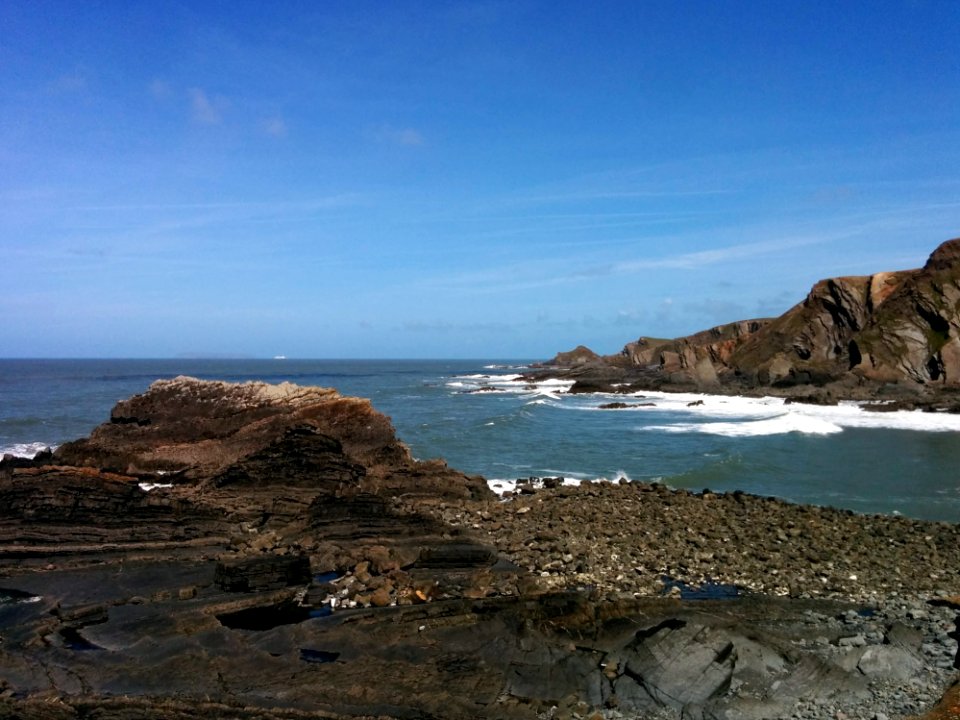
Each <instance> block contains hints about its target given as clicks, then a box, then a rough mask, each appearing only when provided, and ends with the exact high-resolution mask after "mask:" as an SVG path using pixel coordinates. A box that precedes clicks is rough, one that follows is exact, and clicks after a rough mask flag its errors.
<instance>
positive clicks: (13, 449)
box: [0, 442, 57, 458]
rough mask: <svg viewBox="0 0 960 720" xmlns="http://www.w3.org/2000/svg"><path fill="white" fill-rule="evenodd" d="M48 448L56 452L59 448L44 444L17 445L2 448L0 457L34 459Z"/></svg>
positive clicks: (0, 448)
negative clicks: (10, 456) (9, 456)
mask: <svg viewBox="0 0 960 720" xmlns="http://www.w3.org/2000/svg"><path fill="white" fill-rule="evenodd" d="M47 448H50V449H51V450H56V449H57V446H56V445H51V444H50V443H44V442H32V443H15V444H14V445H9V446H7V447H0V457H3V456H4V455H14V456H16V457H22V458H32V457H33V456H34V455H36V454H37V453H38V452H41V451H43V450H46V449H47Z"/></svg>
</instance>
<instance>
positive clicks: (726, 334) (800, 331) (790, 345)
mask: <svg viewBox="0 0 960 720" xmlns="http://www.w3.org/2000/svg"><path fill="white" fill-rule="evenodd" d="M558 359H560V356H558ZM605 360H606V361H607V362H608V363H609V364H610V365H614V366H620V367H627V368H632V369H634V370H636V371H640V370H642V371H645V372H646V373H647V374H648V377H647V380H648V381H653V382H656V383H659V384H666V385H669V384H675V385H695V386H698V387H702V388H704V389H708V388H710V387H718V386H724V385H727V386H740V387H756V386H761V387H793V386H803V385H807V386H828V385H829V386H831V387H837V388H855V387H858V386H859V387H876V386H879V385H881V384H890V383H893V384H897V385H900V386H903V387H907V388H913V389H924V388H926V389H930V388H933V389H936V388H960V239H954V240H948V241H947V242H945V243H943V244H942V245H940V247H938V248H937V249H936V250H935V251H934V252H933V254H932V255H931V256H930V259H929V260H928V261H927V263H926V264H925V265H924V266H923V267H922V268H919V269H916V270H900V271H894V272H878V273H876V274H874V275H865V276H857V277H838V278H831V279H827V280H821V281H820V282H818V283H817V284H816V285H814V286H813V288H812V289H811V291H810V293H809V294H808V295H807V297H806V298H805V299H804V300H803V302H801V303H799V304H797V305H795V306H794V307H793V308H791V309H790V310H788V311H787V312H785V313H784V314H783V315H781V316H780V317H778V318H773V319H757V320H745V321H740V322H735V323H730V324H727V325H720V326H718V327H715V328H712V329H710V330H706V331H703V332H699V333H696V334H694V335H689V336H686V337H681V338H677V339H674V340H651V339H649V338H640V339H639V340H637V341H636V342H632V343H628V344H627V345H626V346H625V347H624V349H623V351H622V352H621V353H620V355H618V356H612V357H608V358H605ZM561 364H562V363H561Z"/></svg>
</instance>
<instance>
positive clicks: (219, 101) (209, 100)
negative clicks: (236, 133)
mask: <svg viewBox="0 0 960 720" xmlns="http://www.w3.org/2000/svg"><path fill="white" fill-rule="evenodd" d="M189 92H190V109H191V112H192V115H193V119H194V121H195V122H198V123H200V124H201V125H219V124H220V123H221V122H223V113H224V112H225V111H226V109H227V107H228V106H229V104H230V103H229V101H228V100H227V99H226V98H225V97H223V96H222V95H214V96H211V95H208V94H207V92H206V91H205V90H202V89H201V88H197V87H194V88H190V91H189Z"/></svg>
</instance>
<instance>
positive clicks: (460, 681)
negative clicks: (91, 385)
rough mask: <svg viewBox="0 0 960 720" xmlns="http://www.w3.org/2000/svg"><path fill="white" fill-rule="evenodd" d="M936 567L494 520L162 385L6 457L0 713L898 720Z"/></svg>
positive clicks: (781, 516)
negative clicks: (86, 433)
mask: <svg viewBox="0 0 960 720" xmlns="http://www.w3.org/2000/svg"><path fill="white" fill-rule="evenodd" d="M958 547H960V542H958V538H957V531H956V528H955V527H953V526H949V525H945V524H937V523H920V522H915V521H908V520H902V519H899V520H898V519H891V518H858V517H857V516H853V515H851V514H849V513H836V512H834V511H829V510H824V509H814V508H799V507H796V506H790V505H787V504H786V503H782V502H776V501H770V500H766V499H762V498H755V497H751V496H748V495H742V494H735V495H730V496H717V495H713V494H702V495H693V494H690V493H672V492H670V491H668V490H666V489H664V488H660V487H658V486H650V485H642V484H627V485H609V484H605V485H598V486H592V487H584V488H581V489H579V490H571V489H569V488H562V487H554V488H552V489H545V490H541V491H539V492H535V493H532V494H527V495H524V496H522V497H518V498H515V499H513V500H511V501H509V502H502V501H500V500H498V499H495V498H494V497H493V496H492V495H491V494H490V492H489V491H488V490H487V488H486V484H485V483H484V482H483V480H482V479H480V478H474V477H468V476H465V475H463V474H462V473H458V472H456V471H455V470H452V469H450V468H448V467H447V466H446V465H445V464H444V463H443V462H441V461H429V462H417V461H415V460H413V459H412V458H411V456H410V454H409V452H408V451H407V450H406V448H405V447H404V446H403V445H402V443H400V442H399V441H398V440H397V439H396V437H395V436H394V433H393V429H392V427H391V425H390V422H389V419H388V418H386V417H384V416H383V415H381V414H380V413H377V412H376V411H375V410H374V409H373V408H372V407H371V406H370V404H369V402H367V401H364V400H358V399H354V398H344V397H342V396H340V395H339V394H337V393H336V392H335V391H332V390H328V389H321V388H298V387H296V386H291V385H281V386H268V385H263V384H260V383H250V384H244V385H231V384H227V383H217V382H201V381H198V380H193V379H190V378H177V379H176V380H172V381H164V382H158V383H155V384H154V385H152V386H151V388H150V389H149V390H148V391H147V392H146V393H144V394H143V395H140V396H137V397H134V398H131V399H130V400H128V401H124V402H122V403H120V404H118V405H117V407H116V408H115V409H114V411H113V413H112V416H111V421H110V422H109V423H106V424H105V425H102V426H100V427H99V428H97V429H96V430H95V431H94V432H93V433H92V434H91V436H90V437H89V438H87V439H85V440H81V441H77V442H75V443H70V444H68V445H66V446H64V447H62V448H61V449H59V450H58V451H57V452H56V453H55V454H54V455H53V456H50V455H48V454H45V455H43V456H38V458H36V459H35V460H34V461H32V462H30V461H18V460H5V461H3V462H2V463H0V717H16V718H64V719H65V720H66V719H70V720H79V719H80V718H93V717H96V718H118V719H119V718H124V719H126V720H130V719H136V718H144V719H146V718H170V717H173V718H176V717H210V718H251V719H252V718H263V719H267V718H271V719H279V718H302V717H315V718H342V717H352V718H356V717H387V718H429V717H434V718H484V717H486V718H533V717H569V718H573V717H588V716H592V717H597V716H603V717H609V718H615V717H652V718H658V717H662V718H681V717H684V718H760V717H770V718H773V717H784V718H794V717H796V718H805V717H820V716H822V715H819V714H817V713H818V712H819V710H820V709H823V708H827V709H829V710H830V713H829V714H830V716H831V717H833V716H836V715H837V714H838V713H840V712H843V713H847V714H848V716H850V717H873V716H874V715H876V714H877V713H884V714H889V713H890V712H891V709H892V708H896V709H897V710H899V711H901V714H902V712H908V711H919V710H921V709H923V708H924V707H925V706H926V705H930V704H932V703H933V701H934V700H935V699H936V697H937V696H938V694H939V693H940V691H942V689H943V688H944V687H945V686H946V684H947V683H948V681H949V680H950V678H951V673H952V667H953V662H954V652H955V649H956V643H955V642H954V635H953V634H952V619H953V617H954V613H955V608H956V607H957V605H956V603H955V602H954V599H953V596H954V595H957V594H960V576H958V574H957V567H958V566H960V557H958V550H957V548H958ZM838 548H841V549H842V552H839V554H838V553H837V552H836V551H838ZM885 567H886V568H888V569H890V572H888V573H885V572H884V568H885ZM893 568H898V569H899V568H902V570H900V571H899V572H897V573H893ZM716 581H722V585H716V586H715V582H716ZM698 586H705V587H700V590H698V589H697V587H698ZM717 588H719V589H721V590H722V591H723V592H721V593H720V594H719V595H718V594H716V593H714V594H711V589H717ZM758 591H762V592H758ZM698 592H705V593H706V595H698V594H697V593H698ZM701 597H706V598H707V599H694V598H701ZM945 702H946V701H945Z"/></svg>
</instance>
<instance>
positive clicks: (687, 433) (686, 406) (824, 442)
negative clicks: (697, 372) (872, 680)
mask: <svg viewBox="0 0 960 720" xmlns="http://www.w3.org/2000/svg"><path fill="white" fill-rule="evenodd" d="M522 365H523V363H522V362H519V361H497V360H475V361H470V360H456V361H440V360H432V361H423V360H415V361H414V360H409V361H382V360H361V361H352V360H324V361H307V360H0V453H2V452H15V453H17V454H32V452H35V451H36V450H37V449H39V448H40V447H42V446H43V445H56V444H59V443H62V442H65V441H67V440H72V439H75V438H78V437H82V436H84V435H86V434H88V433H89V432H90V430H91V429H92V428H93V427H95V426H96V425H97V424H99V423H101V422H103V421H105V420H106V419H107V418H108V417H109V412H110V408H111V407H112V406H113V405H114V403H116V402H117V401H118V400H121V399H123V398H125V397H129V396H130V395H133V394H136V393H139V392H143V391H144V390H146V388H147V387H148V386H149V384H150V383H151V382H152V381H153V380H156V379H158V378H170V377H175V376H177V375H192V376H194V377H199V378H204V379H219V380H228V381H234V382H242V381H246V380H264V381H267V382H282V381H290V382H294V383H297V384H301V385H322V386H328V387H335V388H337V389H338V390H340V391H341V392H343V393H345V394H350V395H358V396H361V397H368V398H370V399H371V400H372V401H373V403H374V405H375V406H376V407H377V408H378V409H379V410H381V411H382V412H384V413H386V414H387V415H389V416H391V418H392V419H393V423H394V425H395V426H396V428H397V433H398V435H399V436H400V438H401V439H402V440H404V441H405V442H406V443H407V444H408V445H409V446H410V447H411V450H412V451H413V453H414V455H416V456H417V457H420V458H427V457H443V458H445V459H446V460H447V461H448V462H449V463H450V465H452V466H454V467H456V468H459V469H461V470H464V471H466V472H469V473H476V474H481V475H484V476H485V477H487V478H488V479H491V480H493V479H504V480H510V479H515V478H518V477H528V476H546V475H550V476H556V475H563V476H565V477H568V478H576V479H580V480H590V479H595V478H601V477H604V478H608V479H614V478H618V477H629V478H632V479H636V480H656V481H661V482H665V483H667V484H669V485H671V486H674V487H685V488H690V489H695V490H700V489H703V488H710V489H712V490H715V491H732V490H744V491H747V492H751V493H757V494H761V495H777V496H780V497H784V498H787V499H789V500H794V501H799V502H809V503H815V504H820V505H832V506H836V507H842V508H848V509H851V510H855V511H858V512H882V513H892V512H899V513H902V514H904V515H909V516H913V517H919V518H926V519H934V520H946V521H950V522H958V521H960V417H957V416H947V415H935V414H929V413H927V414H921V413H866V412H863V411H862V410H860V409H859V408H856V407H852V406H851V407H844V408H815V407H802V406H796V405H791V406H783V405H782V404H781V403H780V401H777V400H748V399H737V398H718V397H711V396H703V397H699V396H667V395H658V394H649V395H647V396H645V397H626V398H625V397H612V396H583V395H566V394H565V393H563V389H564V388H563V387H561V386H550V385H548V386H540V387H530V386H527V385H526V384H525V383H523V382H522V381H520V380H519V379H517V378H516V376H515V373H517V372H518V369H517V366H522ZM478 389H484V391H481V392H476V390H478ZM697 400H703V403H702V404H697V405H691V404H690V403H694V402H696V401H697ZM611 401H623V402H628V403H631V404H633V405H635V406H634V407H630V408H627V409H625V410H603V409H600V408H599V406H600V405H601V404H603V403H607V402H611Z"/></svg>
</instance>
